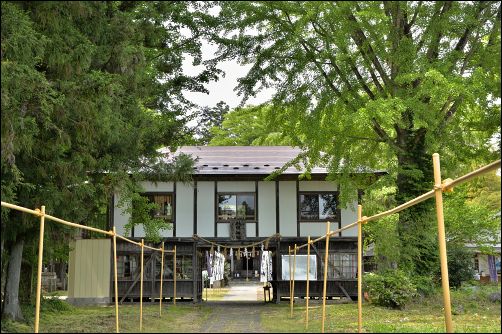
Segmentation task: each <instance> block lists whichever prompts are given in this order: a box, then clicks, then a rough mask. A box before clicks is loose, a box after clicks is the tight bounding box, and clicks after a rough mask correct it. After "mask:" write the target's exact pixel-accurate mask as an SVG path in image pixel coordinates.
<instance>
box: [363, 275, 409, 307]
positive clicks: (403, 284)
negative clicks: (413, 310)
mask: <svg viewBox="0 0 502 334" xmlns="http://www.w3.org/2000/svg"><path fill="white" fill-rule="evenodd" d="M364 286H365V290H366V291H367V292H368V295H369V298H370V302H371V303H373V304H375V305H380V306H386V307H392V308H398V309H402V308H404V306H405V305H406V303H407V302H408V301H410V300H411V298H413V297H415V296H416V295H417V289H416V287H415V285H414V284H413V282H412V280H411V278H410V277H409V276H408V275H406V274H405V273H404V272H403V271H400V270H389V271H386V272H384V273H382V274H374V273H370V274H368V275H365V276H364Z"/></svg>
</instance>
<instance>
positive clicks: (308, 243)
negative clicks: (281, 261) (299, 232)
mask: <svg viewBox="0 0 502 334" xmlns="http://www.w3.org/2000/svg"><path fill="white" fill-rule="evenodd" d="M307 245H308V246H307V297H306V298H307V299H306V303H307V305H306V307H305V329H308V328H309V287H310V286H309V283H310V280H309V276H310V235H309V237H308V239H307Z"/></svg>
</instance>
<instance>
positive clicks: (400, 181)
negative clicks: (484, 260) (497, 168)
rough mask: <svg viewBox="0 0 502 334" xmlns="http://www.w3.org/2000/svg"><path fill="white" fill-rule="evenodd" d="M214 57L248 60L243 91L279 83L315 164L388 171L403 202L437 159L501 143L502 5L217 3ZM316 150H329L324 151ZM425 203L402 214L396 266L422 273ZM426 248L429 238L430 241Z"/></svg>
mask: <svg viewBox="0 0 502 334" xmlns="http://www.w3.org/2000/svg"><path fill="white" fill-rule="evenodd" d="M221 7H222V10H221V12H220V18H222V22H224V24H223V28H224V32H225V34H224V35H222V37H221V38H220V43H221V44H222V45H223V46H222V48H221V57H232V58H236V59H238V60H239V61H240V62H241V63H243V64H252V67H251V69H250V70H249V72H248V73H247V75H246V76H245V77H244V78H242V79H241V80H240V81H239V90H240V92H241V93H242V94H243V95H244V98H247V97H248V96H252V95H254V94H256V92H258V91H259V90H260V89H261V88H262V87H274V88H275V89H276V90H277V93H276V94H275V96H274V98H273V99H272V103H273V107H274V108H277V109H284V110H285V112H286V113H287V117H284V118H283V120H284V121H285V122H286V123H287V127H288V129H292V130H293V131H294V132H293V133H295V134H296V135H302V139H303V141H302V147H303V148H304V149H305V150H306V151H307V152H308V161H309V162H311V163H312V164H316V163H319V162H325V163H326V164H327V165H328V166H329V168H330V170H331V172H332V173H333V174H336V175H342V176H343V175H347V173H349V172H350V171H353V170H354V169H355V168H356V167H357V166H360V165H365V166H368V167H372V168H377V169H381V168H385V169H387V170H388V171H389V172H390V175H391V177H393V178H394V180H395V183H396V185H397V193H396V200H397V202H398V203H402V202H404V201H406V200H409V199H411V198H413V197H415V196H417V195H418V194H422V193H424V192H425V191H427V190H429V189H431V187H432V180H433V178H432V163H431V156H432V153H434V152H438V153H439V154H440V155H441V157H442V166H443V168H445V169H446V170H451V169H452V167H453V166H456V165H458V164H465V163H467V162H468V161H472V160H476V161H478V163H482V162H486V161H489V160H494V159H495V158H496V157H497V156H499V155H500V146H499V145H497V147H496V149H495V150H491V149H489V147H488V146H490V144H489V140H490V139H491V138H492V136H493V135H494V134H495V133H496V132H499V131H500V126H499V124H500V103H497V99H500V91H501V90H500V2H496V1H473V2H450V1H434V2H433V1H419V2H414V1H409V2H403V1H384V2H380V1H371V2H359V1H354V2H325V1H322V2H304V1H263V2H221ZM320 152H324V153H326V155H321V153H320ZM429 207H430V204H423V205H420V206H417V207H414V208H412V209H409V210H407V211H403V213H402V214H401V215H400V217H399V226H398V231H399V237H400V240H401V243H402V245H401V251H402V252H401V261H400V262H401V264H402V265H403V266H405V267H408V268H409V269H410V270H413V271H415V270H416V271H424V273H427V272H428V270H429V268H428V265H427V264H426V262H427V261H428V260H424V265H423V266H421V265H420V261H421V259H425V258H430V257H431V256H434V255H433V254H434V253H433V252H431V251H430V250H431V249H432V248H433V247H434V245H433V244H431V245H427V242H425V240H427V237H426V235H430V234H431V233H432V231H431V229H432V228H433V226H434V225H433V224H432V222H433V219H431V217H430V216H429V217H428V216H427V215H428V212H430V210H429ZM431 243H434V240H431Z"/></svg>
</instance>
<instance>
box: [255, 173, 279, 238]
mask: <svg viewBox="0 0 502 334" xmlns="http://www.w3.org/2000/svg"><path fill="white" fill-rule="evenodd" d="M275 203H276V201H275V182H270V181H260V182H258V224H259V226H258V233H259V236H260V237H268V236H271V235H272V234H274V233H275V230H276V221H275V218H276V211H275V207H276V204H275Z"/></svg>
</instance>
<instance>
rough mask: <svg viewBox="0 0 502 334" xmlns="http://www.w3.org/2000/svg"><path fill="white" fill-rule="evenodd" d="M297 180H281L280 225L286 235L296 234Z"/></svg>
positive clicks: (281, 230) (283, 234)
mask: <svg viewBox="0 0 502 334" xmlns="http://www.w3.org/2000/svg"><path fill="white" fill-rule="evenodd" d="M296 200H297V196H296V181H279V226H280V234H281V235H282V236H284V237H295V236H296V216H297V208H296V205H297V204H296Z"/></svg>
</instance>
